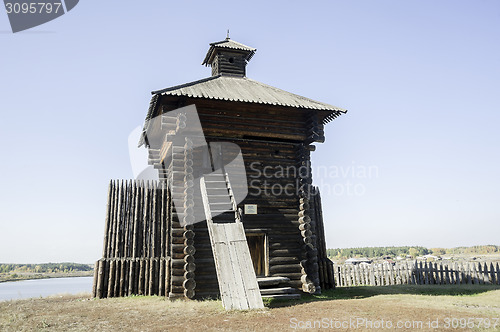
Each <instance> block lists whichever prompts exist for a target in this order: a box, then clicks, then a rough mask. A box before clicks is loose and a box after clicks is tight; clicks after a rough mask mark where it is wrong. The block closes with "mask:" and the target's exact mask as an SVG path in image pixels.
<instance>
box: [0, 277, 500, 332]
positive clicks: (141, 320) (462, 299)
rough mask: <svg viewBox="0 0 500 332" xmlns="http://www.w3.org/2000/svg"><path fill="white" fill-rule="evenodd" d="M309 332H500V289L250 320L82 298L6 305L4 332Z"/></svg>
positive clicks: (311, 305) (360, 293) (214, 309)
mask: <svg viewBox="0 0 500 332" xmlns="http://www.w3.org/2000/svg"><path fill="white" fill-rule="evenodd" d="M488 322H489V323H490V327H489V328H487V324H488ZM495 322H496V327H493V324H495ZM446 323H449V325H450V326H449V328H447V327H446ZM314 324H316V325H314ZM390 324H392V327H393V328H389V327H391V325H390ZM398 324H399V326H401V327H402V328H398ZM435 324H438V328H434V327H435ZM467 324H468V326H467ZM342 325H343V326H342ZM405 325H406V327H405ZM314 326H316V328H315V329H312V327H314ZM472 326H474V327H473V328H472ZM305 327H311V329H309V330H318V329H319V327H322V328H321V329H320V330H336V331H348V330H350V331H366V330H378V329H380V330H386V331H387V330H391V329H393V330H398V331H469V330H477V331H500V287H495V286H488V285H477V286H474V287H472V286H436V285H432V286H386V287H355V288H339V289H336V290H332V291H327V292H325V293H324V294H322V295H320V296H303V298H302V299H301V300H297V301H269V302H266V308H265V309H264V310H259V311H242V312H237V311H231V312H226V311H224V310H223V308H222V305H221V302H220V301H214V300H207V301H182V300H177V301H169V300H166V299H164V298H160V297H141V296H136V297H127V298H112V299H101V300H96V299H90V297H89V296H88V295H83V294H82V295H79V296H70V295H61V296H55V297H51V298H43V299H30V300H17V301H8V302H0V331H203V332H205V331H264V330H265V331H290V330H305V329H303V328H305ZM453 327H455V328H453Z"/></svg>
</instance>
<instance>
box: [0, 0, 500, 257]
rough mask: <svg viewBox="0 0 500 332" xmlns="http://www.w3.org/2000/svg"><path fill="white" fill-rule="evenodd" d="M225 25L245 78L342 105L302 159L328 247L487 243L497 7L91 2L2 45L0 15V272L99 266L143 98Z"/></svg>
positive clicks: (495, 134) (177, 75)
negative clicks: (249, 50) (110, 204)
mask: <svg viewBox="0 0 500 332" xmlns="http://www.w3.org/2000/svg"><path fill="white" fill-rule="evenodd" d="M228 28H229V29H231V37H232V39H234V40H236V41H239V42H242V43H244V44H247V45H250V46H253V47H256V48H257V54H256V55H255V57H254V58H253V59H252V61H251V62H250V64H249V65H248V68H247V69H248V70H247V74H248V76H249V77H251V78H253V79H255V80H258V81H261V82H264V83H267V84H269V85H273V86H276V87H279V88H281V89H284V90H287V91H291V92H294V93H297V94H300V95H303V96H306V97H309V98H312V99H316V100H319V101H323V102H326V103H330V104H333V105H337V106H340V107H343V108H347V109H348V110H349V113H348V114H347V115H344V116H342V117H341V118H339V119H337V120H336V121H334V122H333V123H330V124H329V125H328V126H327V128H326V142H325V143H324V144H319V145H318V149H317V151H316V152H314V153H313V162H314V166H315V167H318V166H323V167H329V171H330V172H329V173H330V174H323V173H324V172H323V173H322V174H320V173H319V172H317V174H316V175H314V180H315V182H316V183H317V184H320V185H321V186H322V187H324V188H328V187H329V188H330V189H331V190H330V192H328V190H326V189H324V190H323V204H324V217H325V223H326V231H327V242H328V246H329V247H332V248H333V247H354V246H379V245H381V246H388V245H423V246H429V247H437V246H444V247H451V246H461V245H476V244H500V242H499V240H498V239H499V234H500V204H499V203H500V186H499V185H500V173H499V169H500V154H499V143H500V131H499V130H498V125H499V123H500V42H499V41H500V2H498V1H494V0H491V1H455V0H454V1H424V0H418V1H404V2H403V1H317V2H306V1H301V2H299V1H253V2H235V1H228V2H201V1H199V2H192V1H186V2H180V1H175V2H174V1H159V0H150V1H142V2H137V1H135V2H132V1H95V0H94V1H80V3H79V4H78V5H77V6H76V7H75V8H74V9H73V10H72V11H71V12H69V13H68V14H66V15H64V16H62V17H60V18H58V19H56V20H54V21H52V22H49V23H47V24H45V25H43V26H39V27H36V28H34V29H32V30H28V31H26V32H21V33H17V34H12V33H11V32H10V26H9V23H8V20H7V15H6V13H5V11H4V10H0V49H1V61H0V88H1V89H0V91H1V92H0V111H1V121H0V135H1V137H0V138H1V139H0V144H1V149H2V162H1V163H0V174H1V179H2V180H1V181H2V182H1V187H0V238H1V240H0V262H46V261H77V262H93V261H95V260H97V259H99V258H100V256H101V251H102V236H103V229H104V215H105V206H106V190H107V185H108V181H109V180H110V179H116V178H123V179H128V178H131V177H132V171H131V167H130V164H129V159H128V150H127V149H128V147H127V138H128V135H129V133H130V132H131V131H132V130H133V129H134V128H135V127H136V126H138V125H141V124H142V122H143V120H144V117H145V114H146V111H147V108H148V105H149V100H150V97H151V95H150V91H152V90H156V89H161V88H165V87H169V86H172V85H176V84H181V83H185V82H190V81H193V80H196V79H200V78H204V77H207V76H209V75H210V69H208V68H205V67H203V66H201V65H200V64H201V62H202V60H203V57H204V55H205V52H206V51H207V49H208V44H209V43H210V42H214V41H219V40H222V39H224V38H225V34H226V29H228ZM332 167H336V170H337V171H339V174H338V175H337V176H335V174H333V173H334V172H333V171H335V169H334V168H332ZM349 167H355V170H356V172H355V173H357V174H352V172H349ZM363 169H365V170H366V169H368V170H371V171H372V173H371V174H367V176H366V177H364V176H363V174H359V171H360V170H363ZM340 171H344V172H347V173H349V174H346V175H342V174H340V173H341V172H340ZM368 175H371V176H368ZM350 184H351V185H353V186H356V187H353V188H357V189H358V192H357V194H356V193H354V194H352V195H349V194H348V193H347V189H348V186H349V185H350ZM351 189H352V188H351ZM342 190H344V192H342Z"/></svg>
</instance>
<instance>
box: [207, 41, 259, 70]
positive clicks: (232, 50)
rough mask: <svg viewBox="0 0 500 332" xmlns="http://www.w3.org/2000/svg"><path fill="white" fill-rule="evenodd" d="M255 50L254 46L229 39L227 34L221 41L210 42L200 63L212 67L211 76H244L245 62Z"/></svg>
mask: <svg viewBox="0 0 500 332" xmlns="http://www.w3.org/2000/svg"><path fill="white" fill-rule="evenodd" d="M255 51H257V50H256V49H255V48H252V47H250V46H246V45H243V44H241V43H238V42H236V41H234V40H231V39H230V38H229V36H228V37H227V38H226V39H224V40H223V41H220V42H215V43H211V44H210V48H209V50H208V52H207V55H206V56H205V59H204V60H203V63H202V65H205V66H211V67H212V76H218V75H229V76H240V77H244V76H246V66H247V63H248V61H250V59H251V58H252V56H253V55H254V54H255Z"/></svg>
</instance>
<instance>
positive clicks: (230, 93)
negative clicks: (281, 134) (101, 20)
mask: <svg viewBox="0 0 500 332" xmlns="http://www.w3.org/2000/svg"><path fill="white" fill-rule="evenodd" d="M152 93H153V94H155V95H156V94H160V95H167V96H184V97H191V98H206V99H215V100H226V101H239V102H245V103H256V104H266V105H278V106H286V107H295V108H301V109H311V110H321V111H334V112H340V113H345V112H346V110H344V109H342V108H339V107H336V106H333V105H329V104H325V103H321V102H319V101H315V100H312V99H309V98H306V97H302V96H299V95H296V94H293V93H290V92H287V91H284V90H281V89H278V88H275V87H272V86H269V85H267V84H264V83H260V82H257V81H254V80H252V79H249V78H247V77H235V76H224V75H219V76H212V77H209V78H205V79H202V80H199V81H195V82H191V83H186V84H182V85H178V86H174V87H171V88H166V89H163V90H158V91H153V92H152Z"/></svg>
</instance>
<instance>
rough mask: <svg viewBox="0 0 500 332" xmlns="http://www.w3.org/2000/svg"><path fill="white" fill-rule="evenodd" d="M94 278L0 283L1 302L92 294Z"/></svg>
mask: <svg viewBox="0 0 500 332" xmlns="http://www.w3.org/2000/svg"><path fill="white" fill-rule="evenodd" d="M92 280H93V278H92V277H74V278H53V279H35V280H23V281H9V282H0V301H6V300H15V299H27V298H31V297H40V296H42V297H45V296H49V295H56V294H78V293H90V292H92Z"/></svg>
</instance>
